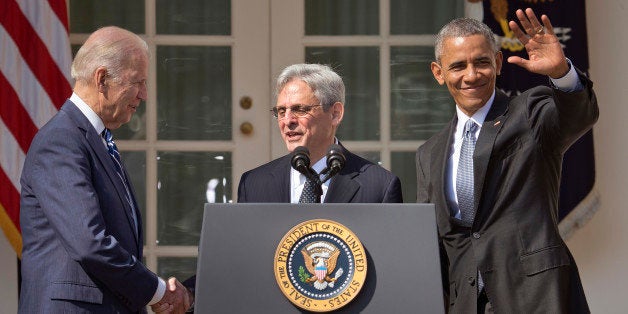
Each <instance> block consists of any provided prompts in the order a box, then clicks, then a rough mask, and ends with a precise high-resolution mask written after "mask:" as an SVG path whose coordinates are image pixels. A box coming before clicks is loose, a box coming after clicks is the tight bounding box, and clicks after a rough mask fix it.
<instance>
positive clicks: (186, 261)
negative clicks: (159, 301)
mask: <svg viewBox="0 0 628 314" xmlns="http://www.w3.org/2000/svg"><path fill="white" fill-rule="evenodd" d="M196 260H197V259H196V257H160V258H158V259H157V275H159V277H161V278H169V277H176V278H177V280H179V281H181V282H183V281H185V280H186V279H188V278H190V277H191V276H193V275H195V274H196V263H197V261H196Z"/></svg>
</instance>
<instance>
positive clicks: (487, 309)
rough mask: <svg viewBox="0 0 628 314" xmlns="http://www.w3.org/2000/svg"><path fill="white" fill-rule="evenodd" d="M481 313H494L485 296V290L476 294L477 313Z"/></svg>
mask: <svg viewBox="0 0 628 314" xmlns="http://www.w3.org/2000/svg"><path fill="white" fill-rule="evenodd" d="M481 313H485V314H488V313H494V312H493V305H492V304H491V302H489V301H488V297H487V296H486V290H482V292H481V293H480V295H478V314H481Z"/></svg>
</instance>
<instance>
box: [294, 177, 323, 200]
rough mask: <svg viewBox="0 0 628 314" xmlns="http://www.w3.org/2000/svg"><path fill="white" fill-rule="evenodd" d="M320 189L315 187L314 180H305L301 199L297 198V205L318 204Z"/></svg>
mask: <svg viewBox="0 0 628 314" xmlns="http://www.w3.org/2000/svg"><path fill="white" fill-rule="evenodd" d="M319 189H320V187H319V186H317V182H315V181H314V180H310V179H306V180H305V185H304V186H303V192H301V197H300V198H299V203H318V202H320V198H319V196H318V190H319Z"/></svg>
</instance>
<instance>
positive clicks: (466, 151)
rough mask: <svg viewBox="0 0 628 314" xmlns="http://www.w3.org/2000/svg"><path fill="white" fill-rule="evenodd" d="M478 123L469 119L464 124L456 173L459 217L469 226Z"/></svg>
mask: <svg viewBox="0 0 628 314" xmlns="http://www.w3.org/2000/svg"><path fill="white" fill-rule="evenodd" d="M477 129H478V125H477V124H476V123H475V122H473V120H471V119H469V120H468V121H467V123H466V124H465V125H464V133H463V140H462V147H461V148H460V159H459V162H458V173H457V175H456V195H457V196H458V208H460V219H461V220H462V221H463V222H464V223H465V225H468V226H471V225H472V224H473V218H474V216H475V209H474V208H475V207H474V199H473V182H474V181H473V151H474V150H475V132H476V131H477Z"/></svg>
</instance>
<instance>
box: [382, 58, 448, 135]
mask: <svg viewBox="0 0 628 314" xmlns="http://www.w3.org/2000/svg"><path fill="white" fill-rule="evenodd" d="M390 58H391V61H390V76H391V78H390V93H391V95H390V98H391V99H390V103H391V117H390V119H391V121H390V122H391V123H390V125H391V138H392V139H393V140H425V139H428V138H429V137H430V136H431V135H433V134H434V133H436V132H437V131H439V130H440V129H441V128H442V127H443V126H444V125H445V124H446V123H447V122H449V120H451V118H452V117H453V115H454V112H455V111H456V109H455V105H454V104H453V100H452V99H451V97H450V96H449V92H448V91H447V88H446V87H445V86H440V85H438V83H437V82H436V80H434V77H433V75H432V72H431V71H430V62H431V61H432V60H433V59H434V47H391V49H390Z"/></svg>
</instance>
